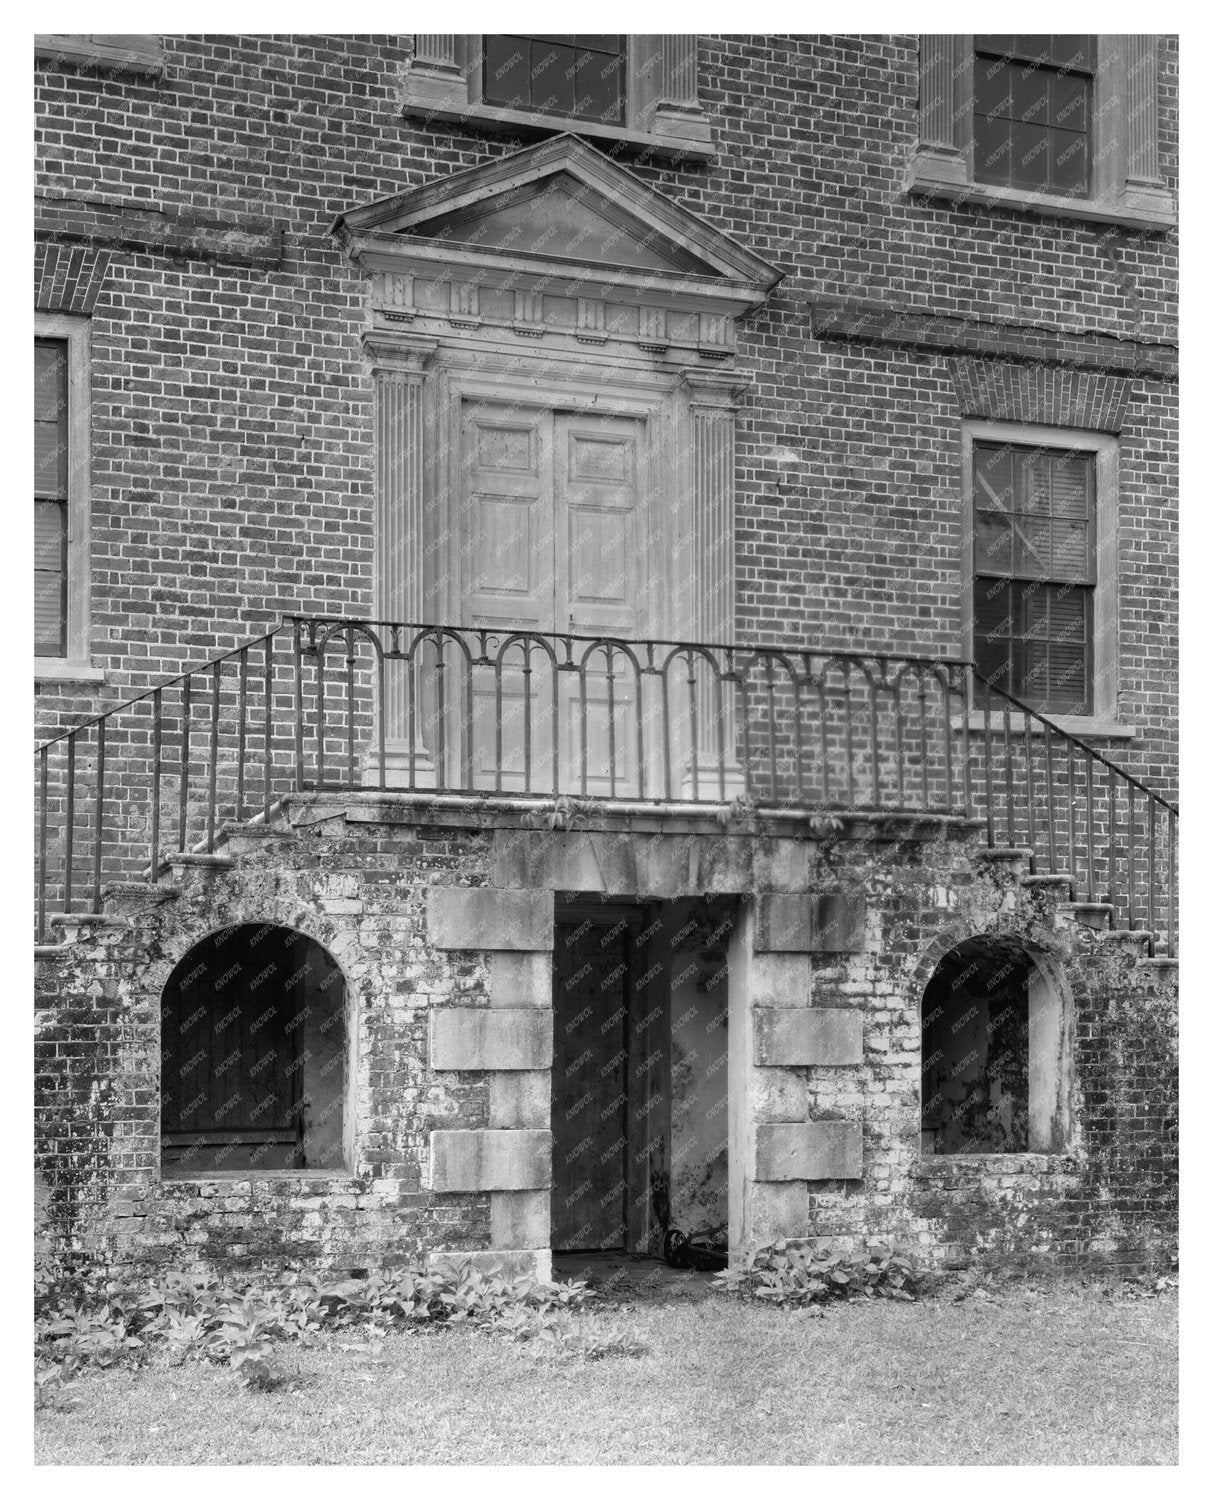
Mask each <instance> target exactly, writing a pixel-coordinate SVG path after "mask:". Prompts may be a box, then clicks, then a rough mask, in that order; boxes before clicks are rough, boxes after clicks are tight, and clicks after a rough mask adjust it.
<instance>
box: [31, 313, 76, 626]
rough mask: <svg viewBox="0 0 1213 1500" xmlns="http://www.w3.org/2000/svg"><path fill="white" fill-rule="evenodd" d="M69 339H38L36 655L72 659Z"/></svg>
mask: <svg viewBox="0 0 1213 1500" xmlns="http://www.w3.org/2000/svg"><path fill="white" fill-rule="evenodd" d="M67 365H68V357H67V340H66V339H35V340H34V654H35V655H37V656H66V655H67V476H68V464H67Z"/></svg>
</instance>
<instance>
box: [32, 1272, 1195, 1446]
mask: <svg viewBox="0 0 1213 1500" xmlns="http://www.w3.org/2000/svg"><path fill="white" fill-rule="evenodd" d="M602 1316H603V1317H604V1318H605V1319H607V1320H608V1321H609V1322H610V1323H611V1325H612V1326H618V1327H628V1328H631V1329H633V1330H634V1331H636V1332H639V1333H642V1334H643V1335H644V1336H645V1338H646V1339H647V1341H648V1342H649V1343H650V1345H651V1352H650V1353H649V1354H647V1355H645V1356H644V1357H643V1358H639V1359H622V1358H612V1359H606V1360H602V1361H598V1362H595V1363H587V1362H585V1361H584V1360H569V1361H560V1360H556V1359H553V1358H552V1357H551V1356H550V1355H549V1356H534V1355H532V1354H530V1353H529V1352H528V1350H527V1349H526V1348H524V1347H520V1346H518V1345H514V1344H511V1343H508V1342H506V1341H505V1340H503V1339H501V1338H497V1337H489V1336H486V1335H484V1334H477V1333H476V1332H474V1331H471V1330H460V1329H452V1330H449V1331H446V1332H439V1333H431V1334H414V1335H393V1336H389V1337H388V1338H386V1339H382V1340H378V1341H377V1343H375V1344H368V1343H367V1341H365V1340H364V1339H363V1338H362V1336H361V1335H360V1334H341V1333H333V1334H326V1335H324V1336H323V1337H322V1338H318V1339H317V1340H316V1341H315V1342H313V1343H312V1344H310V1345H309V1346H306V1347H303V1348H300V1347H299V1346H288V1347H286V1348H285V1350H284V1353H283V1355H282V1357H281V1360H280V1366H281V1368H282V1369H283V1370H284V1371H285V1372H288V1373H289V1374H290V1375H291V1376H292V1377H293V1380H292V1385H293V1386H294V1388H293V1389H289V1388H283V1389H279V1390H276V1391H273V1392H270V1393H266V1394H260V1395H257V1394H253V1393H251V1392H249V1391H246V1390H244V1389H243V1388H242V1387H241V1386H240V1385H239V1383H238V1381H237V1379H236V1377H235V1375H234V1374H232V1373H231V1372H230V1371H228V1370H226V1369H223V1368H216V1367H214V1366H204V1365H196V1364H189V1365H185V1366H180V1367H176V1368H173V1367H170V1366H168V1365H167V1364H164V1363H154V1364H151V1365H149V1366H147V1367H145V1368H144V1369H143V1370H141V1371H135V1372H129V1371H98V1372H95V1373H91V1374H86V1375H84V1376H82V1377H80V1378H78V1379H77V1380H75V1381H73V1382H71V1383H70V1384H69V1385H68V1387H67V1393H68V1397H69V1398H74V1400H75V1402H76V1403H77V1404H76V1405H75V1406H74V1408H72V1409H68V1410H51V1411H47V1412H43V1413H40V1414H39V1416H38V1419H37V1423H36V1459H37V1462H38V1463H40V1464H211V1463H222V1464H289V1463H296V1464H417V1463H432V1464H443V1463H451V1464H459V1463H463V1464H509V1463H527V1464H624V1463H627V1464H692V1463H699V1464H729V1463H744V1464H816V1463H827V1464H857V1463H889V1464H906V1463H925V1464H941V1463H959V1464H1023V1463H1032V1464H1039V1463H1050V1464H1095V1463H1111V1464H1172V1463H1175V1462H1177V1433H1176V1408H1177V1402H1178V1379H1177V1356H1176V1344H1177V1303H1176V1298H1175V1296H1174V1295H1173V1294H1168V1295H1165V1296H1163V1297H1160V1298H1158V1299H1155V1300H1146V1301H1138V1300H1129V1299H1123V1298H1121V1297H1119V1296H1116V1297H1112V1296H1107V1295H1105V1294H1104V1293H1103V1292H1102V1291H1100V1290H1098V1289H1094V1288H1087V1289H1081V1290H1048V1291H1040V1292H1031V1291H1029V1292H1024V1291H1023V1290H1014V1291H1010V1290H1009V1291H1007V1292H1006V1293H1005V1295H999V1296H997V1297H995V1298H992V1299H990V1300H984V1299H969V1300H965V1301H962V1302H952V1301H950V1300H947V1298H946V1296H945V1297H944V1298H943V1299H941V1300H938V1301H935V1300H928V1301H923V1302H918V1303H898V1302H866V1303H856V1304H851V1305H840V1306H834V1307H831V1308H829V1309H828V1310H827V1311H826V1313H825V1316H824V1317H821V1318H815V1317H810V1316H808V1315H806V1314H803V1313H784V1312H780V1311H778V1310H777V1309H774V1308H768V1307H762V1306H755V1305H754V1304H752V1303H747V1304H744V1305H739V1304H736V1303H733V1302H731V1301H726V1300H725V1299H724V1298H722V1297H719V1296H717V1295H715V1294H713V1295H712V1296H711V1297H709V1298H706V1299H703V1300H691V1299H688V1298H675V1299H673V1300H670V1301H666V1302H663V1303H659V1304H648V1305H641V1306H635V1307H631V1308H626V1307H610V1306H608V1307H606V1308H605V1310H604V1312H603V1314H602ZM342 1345H345V1347H344V1348H343V1347H342ZM351 1345H353V1346H355V1347H353V1348H351V1347H350V1346H351Z"/></svg>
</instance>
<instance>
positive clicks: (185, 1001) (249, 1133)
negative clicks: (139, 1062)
mask: <svg viewBox="0 0 1213 1500" xmlns="http://www.w3.org/2000/svg"><path fill="white" fill-rule="evenodd" d="M345 1006H346V996H345V981H344V978H343V977H342V974H341V970H340V969H339V968H338V967H337V964H336V962H335V961H334V959H333V958H332V956H331V955H330V954H329V953H328V952H327V950H326V949H325V948H323V947H322V946H321V944H319V943H318V942H316V941H315V939H313V938H309V937H307V936H306V935H305V934H304V933H301V932H296V931H294V930H293V929H292V928H289V927H280V926H277V925H274V924H272V923H257V924H253V923H250V924H245V925H242V926H239V927H227V928H224V929H222V930H221V931H219V932H214V933H211V935H210V936H209V937H206V938H203V939H202V941H201V942H199V943H196V944H195V945H194V947H193V948H191V949H190V951H189V952H188V953H187V954H186V955H185V957H184V958H183V959H182V960H181V962H180V963H179V964H178V965H177V967H176V968H175V969H174V970H173V972H172V974H171V975H170V976H169V980H168V983H167V984H166V985H165V987H164V995H163V997H162V1000H161V1032H160V1036H161V1063H160V1149H161V1166H162V1171H163V1174H164V1175H165V1176H166V1177H198V1176H212V1175H214V1174H215V1173H218V1172H222V1173H236V1174H248V1173H250V1172H282V1171H303V1170H308V1169H313V1170H314V1169H320V1170H328V1171H335V1170H340V1169H342V1168H343V1167H344V1166H345V1165H346V1164H347V1162H348V1159H349V1147H350V1141H349V1134H350V1123H351V1122H350V1120H349V1112H348V1110H347V1108H346V1079H347V1075H348V1073H349V1069H348V1067H347V1060H346V1037H347V1030H348V1028H347V1024H346V1015H345Z"/></svg>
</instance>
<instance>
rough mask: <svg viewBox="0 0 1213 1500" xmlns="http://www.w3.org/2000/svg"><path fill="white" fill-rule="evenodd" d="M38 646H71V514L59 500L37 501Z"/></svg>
mask: <svg viewBox="0 0 1213 1500" xmlns="http://www.w3.org/2000/svg"><path fill="white" fill-rule="evenodd" d="M34 650H35V652H36V654H37V655H39V656H62V655H64V653H65V652H66V650H67V517H66V507H65V506H64V505H63V504H62V502H61V501H58V500H35V501H34Z"/></svg>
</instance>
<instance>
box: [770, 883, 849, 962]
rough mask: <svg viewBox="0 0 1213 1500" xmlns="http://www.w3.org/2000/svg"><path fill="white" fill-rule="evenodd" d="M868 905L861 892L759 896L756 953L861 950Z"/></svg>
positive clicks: (845, 951) (844, 951) (846, 951)
mask: <svg viewBox="0 0 1213 1500" xmlns="http://www.w3.org/2000/svg"><path fill="white" fill-rule="evenodd" d="M866 915H867V905H866V902H865V900H864V898H863V896H861V895H856V894H852V893H850V892H843V891H829V892H826V893H825V894H823V895H815V896H814V895H807V896H789V895H772V896H759V897H758V899H757V912H756V921H755V924H754V951H755V952H756V953H862V952H863V926H864V918H865V916H866Z"/></svg>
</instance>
